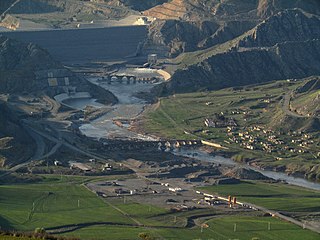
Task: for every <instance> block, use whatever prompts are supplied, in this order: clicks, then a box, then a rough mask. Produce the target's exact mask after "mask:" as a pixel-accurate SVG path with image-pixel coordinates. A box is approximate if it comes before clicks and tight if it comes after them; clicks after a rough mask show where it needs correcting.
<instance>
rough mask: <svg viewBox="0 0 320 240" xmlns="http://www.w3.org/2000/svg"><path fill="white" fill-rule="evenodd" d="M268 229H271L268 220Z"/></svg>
mask: <svg viewBox="0 0 320 240" xmlns="http://www.w3.org/2000/svg"><path fill="white" fill-rule="evenodd" d="M268 230H269V231H270V230H271V223H270V222H268Z"/></svg>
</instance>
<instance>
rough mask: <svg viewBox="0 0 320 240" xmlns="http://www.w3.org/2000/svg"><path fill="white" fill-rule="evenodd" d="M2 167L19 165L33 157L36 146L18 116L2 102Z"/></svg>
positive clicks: (0, 139)
mask: <svg viewBox="0 0 320 240" xmlns="http://www.w3.org/2000/svg"><path fill="white" fill-rule="evenodd" d="M0 112H1V114H0V167H3V166H7V165H9V166H10V165H12V164H18V163H20V162H22V161H25V160H27V159H29V158H31V157H32V155H33V152H34V149H35V144H34V142H33V140H32V138H31V137H30V136H29V135H28V133H27V132H26V131H25V130H24V129H23V127H22V126H21V124H20V120H19V118H18V117H17V115H16V114H15V113H14V112H13V111H11V110H10V109H9V108H8V107H7V105H6V103H4V102H2V101H0Z"/></svg>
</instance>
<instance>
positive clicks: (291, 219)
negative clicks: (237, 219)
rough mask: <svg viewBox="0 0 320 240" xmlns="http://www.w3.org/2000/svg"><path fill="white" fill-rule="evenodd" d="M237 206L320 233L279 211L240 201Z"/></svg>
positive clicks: (317, 229)
mask: <svg viewBox="0 0 320 240" xmlns="http://www.w3.org/2000/svg"><path fill="white" fill-rule="evenodd" d="M197 193H198V194H201V195H205V196H210V197H212V198H214V197H216V198H217V199H219V200H222V201H228V199H227V198H225V197H222V196H217V195H212V194H208V193H205V192H199V191H198V192H197ZM237 204H238V205H241V206H243V205H247V206H250V207H251V208H252V209H254V210H259V211H262V212H265V213H268V214H270V215H271V216H273V217H277V218H280V219H282V220H284V221H287V222H290V223H293V224H295V225H297V226H299V227H302V228H305V229H309V230H311V231H313V232H316V233H320V229H319V228H316V227H314V226H311V225H309V224H307V223H303V222H300V221H298V220H296V219H294V218H292V217H288V216H286V215H283V214H281V213H279V212H277V211H274V210H270V209H268V208H265V207H261V206H258V205H255V204H252V203H246V202H239V201H237Z"/></svg>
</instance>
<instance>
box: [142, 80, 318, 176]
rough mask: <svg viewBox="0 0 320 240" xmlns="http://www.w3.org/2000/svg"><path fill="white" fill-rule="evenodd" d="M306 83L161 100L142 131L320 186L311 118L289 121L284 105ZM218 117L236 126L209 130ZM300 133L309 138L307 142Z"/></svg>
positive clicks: (316, 138)
mask: <svg viewBox="0 0 320 240" xmlns="http://www.w3.org/2000/svg"><path fill="white" fill-rule="evenodd" d="M306 81H307V80H306ZM306 81H290V82H289V81H277V82H271V83H267V84H263V85H257V86H246V87H239V88H236V89H234V88H227V89H222V90H218V91H211V92H196V93H186V94H175V95H173V96H170V97H165V98H161V99H160V102H159V105H158V106H157V108H155V109H154V110H152V111H147V112H146V113H145V115H144V121H143V127H142V128H143V129H145V132H147V133H150V134H154V135H157V136H161V137H163V138H169V139H190V140H191V139H198V140H199V139H204V140H209V141H211V142H215V143H219V144H221V145H222V146H224V147H226V148H228V150H223V152H224V153H227V154H228V155H229V156H232V157H233V158H234V159H236V160H237V161H241V162H249V161H250V162H252V163H255V164H256V165H258V166H260V167H262V168H269V169H272V168H275V169H283V170H282V171H284V170H286V172H288V173H292V174H295V173H297V174H299V176H303V175H305V176H306V177H307V178H308V179H310V180H313V181H320V168H319V167H318V164H319V163H320V156H319V155H318V152H319V146H320V142H319V139H320V138H319V137H320V136H319V131H317V129H316V124H314V123H313V121H312V120H310V119H308V118H295V117H292V116H288V115H286V113H285V110H284V109H287V108H286V107H284V103H283V102H284V96H285V95H286V94H287V93H288V92H289V93H290V92H291V91H293V90H295V89H297V88H298V87H300V86H301V85H303V84H304V83H305V82H306ZM217 116H220V117H222V118H225V119H231V118H232V119H234V120H235V121H236V123H237V125H238V126H237V127H234V128H232V129H227V127H226V126H223V127H206V126H205V123H204V121H205V119H206V118H209V119H217ZM257 127H258V128H259V130H256V128H257ZM301 129H305V131H307V132H308V135H309V136H308V139H304V133H303V132H301V131H300V130H301ZM244 135H245V136H244ZM301 142H302V143H303V144H301ZM248 145H250V147H252V149H250V148H247V146H248Z"/></svg>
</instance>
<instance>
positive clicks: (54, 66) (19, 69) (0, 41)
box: [0, 35, 117, 104]
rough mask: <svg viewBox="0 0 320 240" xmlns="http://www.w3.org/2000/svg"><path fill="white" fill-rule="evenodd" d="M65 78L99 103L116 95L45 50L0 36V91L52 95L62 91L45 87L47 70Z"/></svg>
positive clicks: (114, 99) (110, 99)
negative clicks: (58, 60)
mask: <svg viewBox="0 0 320 240" xmlns="http://www.w3.org/2000/svg"><path fill="white" fill-rule="evenodd" d="M50 71H51V72H55V74H57V75H59V76H60V77H65V76H66V77H68V78H69V84H70V85H71V86H74V87H76V90H77V91H89V92H91V93H92V95H93V97H95V98H97V99H98V100H99V101H100V102H103V103H106V104H112V103H115V102H117V99H116V97H115V96H114V95H113V94H112V93H110V92H109V91H106V90H104V89H102V88H98V87H96V86H95V85H93V84H91V83H89V82H88V81H86V80H85V79H84V78H82V77H79V76H77V75H75V74H74V73H72V72H71V71H70V70H68V69H66V68H65V67H64V66H63V65H62V64H61V63H59V62H57V61H55V60H54V59H53V58H52V57H51V56H50V55H49V54H48V52H46V51H45V50H43V49H41V48H40V47H38V46H37V45H35V44H32V43H29V44H27V43H22V42H19V41H16V40H12V39H9V38H7V37H4V36H1V35H0V93H5V94H7V93H19V94H21V93H26V92H29V93H32V92H33V93H35V92H44V93H45V94H48V95H49V96H51V97H53V96H54V95H55V94H57V93H59V92H61V91H62V89H60V88H50V87H49V86H48V72H50Z"/></svg>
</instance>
